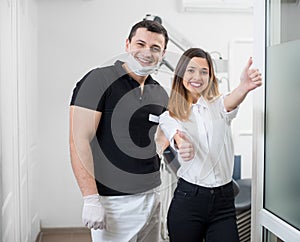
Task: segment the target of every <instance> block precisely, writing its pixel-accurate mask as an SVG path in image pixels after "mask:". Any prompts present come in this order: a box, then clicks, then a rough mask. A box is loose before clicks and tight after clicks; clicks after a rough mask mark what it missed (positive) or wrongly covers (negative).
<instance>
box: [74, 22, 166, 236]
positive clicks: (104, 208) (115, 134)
mask: <svg viewBox="0 0 300 242" xmlns="http://www.w3.org/2000/svg"><path fill="white" fill-rule="evenodd" d="M167 43H168V34H167V31H166V30H165V28H164V27H163V26H162V25H160V24H159V23H158V22H156V21H152V20H143V21H141V22H138V23H136V24H135V25H134V26H133V27H132V29H131V31H130V34H129V37H128V39H127V40H126V52H127V57H126V59H125V61H124V62H122V61H119V60H118V61H116V62H115V63H114V65H112V66H106V67H102V68H96V69H93V70H91V71H90V72H88V73H87V74H86V75H85V76H84V77H83V78H82V79H81V80H80V81H79V82H78V83H77V85H76V87H75V88H74V90H73V96H72V100H71V106H70V154H71V162H72V168H73V172H74V174H75V177H76V179H77V183H78V185H79V187H80V190H81V193H82V195H83V200H84V206H83V211H82V219H83V223H84V224H85V226H87V227H88V228H90V229H92V230H91V233H92V239H93V241H94V242H99V241H113V242H118V241H122V242H124V241H143V242H144V241H149V242H155V241H159V226H160V218H159V216H160V202H159V193H158V187H159V185H160V184H161V180H160V171H159V170H160V160H159V157H158V155H157V154H156V152H155V149H156V147H155V142H154V133H155V131H156V127H157V122H158V116H159V115H160V114H161V113H162V112H163V111H165V109H166V106H167V102H168V95H167V93H166V92H165V90H164V89H163V88H162V87H161V86H160V85H159V84H158V83H157V82H156V81H154V80H153V79H152V77H151V76H150V74H151V73H153V72H154V71H155V70H156V69H157V67H158V66H159V65H160V62H161V61H162V57H163V55H164V53H165V50H166V46H167Z"/></svg>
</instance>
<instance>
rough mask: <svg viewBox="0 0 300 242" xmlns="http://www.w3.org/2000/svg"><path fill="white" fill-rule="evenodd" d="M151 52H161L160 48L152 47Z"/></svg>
mask: <svg viewBox="0 0 300 242" xmlns="http://www.w3.org/2000/svg"><path fill="white" fill-rule="evenodd" d="M151 51H153V52H160V48H158V47H152V48H151Z"/></svg>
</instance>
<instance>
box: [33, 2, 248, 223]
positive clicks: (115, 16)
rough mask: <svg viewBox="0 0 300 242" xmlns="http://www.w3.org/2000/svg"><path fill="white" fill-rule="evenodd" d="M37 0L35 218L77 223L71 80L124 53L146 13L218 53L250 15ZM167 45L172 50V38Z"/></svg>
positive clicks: (241, 32)
mask: <svg viewBox="0 0 300 242" xmlns="http://www.w3.org/2000/svg"><path fill="white" fill-rule="evenodd" d="M37 5H38V91H39V101H38V105H39V109H38V113H39V117H40V119H39V124H40V125H39V130H38V134H39V138H40V139H39V171H40V177H41V180H40V181H39V185H40V187H41V190H40V194H39V195H38V196H37V197H36V200H38V201H39V213H40V217H41V225H42V227H72V226H82V223H81V206H82V204H81V196H80V192H79V189H78V187H77V184H76V181H75V178H74V176H73V173H72V170H71V165H70V158H69V151H68V131H69V126H68V109H69V101H70V97H71V93H72V89H73V87H74V85H75V83H76V82H77V81H78V80H79V79H80V78H81V77H82V76H83V75H84V74H85V73H86V72H87V71H88V70H89V69H91V68H94V67H96V66H99V65H101V64H102V63H105V62H107V61H108V60H109V59H111V58H112V57H113V56H116V55H118V54H120V53H123V52H124V50H125V39H126V37H127V36H128V34H129V30H130V28H131V26H132V25H133V24H134V23H135V22H137V21H139V20H141V19H142V18H143V17H144V16H145V14H148V13H150V14H155V15H158V16H160V17H162V19H163V21H165V22H166V23H168V25H170V26H172V28H174V29H176V30H177V31H178V32H179V33H181V34H182V35H183V36H185V37H186V38H187V39H189V40H190V41H191V42H192V43H194V45H195V46H198V47H202V48H204V49H206V50H208V51H218V52H220V53H221V54H222V55H223V57H224V58H227V57H228V45H229V43H230V42H231V41H233V40H239V39H251V38H252V35H253V27H252V15H251V14H222V13H220V14H205V13H183V12H180V11H179V1H174V0H164V1H161V0H152V1H145V0H143V1H141V0H127V1H120V0H111V1H105V2H104V1H96V0H90V1H88V0H85V1H83V0H72V1H69V0H40V1H38V2H37ZM169 49H171V50H173V51H177V49H176V48H174V46H172V45H171V44H170V48H169ZM237 54H239V53H237ZM244 62H246V60H245V61H244ZM238 72H240V70H238ZM162 81H164V80H162Z"/></svg>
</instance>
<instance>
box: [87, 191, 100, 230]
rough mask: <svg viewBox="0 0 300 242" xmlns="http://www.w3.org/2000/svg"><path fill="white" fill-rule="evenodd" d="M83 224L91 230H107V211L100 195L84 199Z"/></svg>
mask: <svg viewBox="0 0 300 242" xmlns="http://www.w3.org/2000/svg"><path fill="white" fill-rule="evenodd" d="M83 201H84V204H83V209H82V222H83V224H84V225H85V226H86V227H88V228H89V229H105V209H104V207H103V206H102V204H101V202H100V196H99V194H93V195H88V196H84V197H83Z"/></svg>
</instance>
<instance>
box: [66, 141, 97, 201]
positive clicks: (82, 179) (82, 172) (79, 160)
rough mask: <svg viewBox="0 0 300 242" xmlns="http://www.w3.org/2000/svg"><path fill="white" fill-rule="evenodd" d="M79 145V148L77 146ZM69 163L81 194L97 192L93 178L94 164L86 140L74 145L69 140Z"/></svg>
mask: <svg viewBox="0 0 300 242" xmlns="http://www.w3.org/2000/svg"><path fill="white" fill-rule="evenodd" d="M78 147H80V149H79V148H78ZM70 153H71V163H72V168H73V172H74V175H75V177H76V180H77V183H78V186H79V188H80V191H81V193H82V195H83V196H87V195H91V194H97V193H98V190H97V186H96V182H95V178H94V165H93V156H92V152H91V148H90V145H89V142H88V141H85V142H84V141H83V142H81V144H80V146H79V144H78V145H77V146H76V145H75V144H74V142H72V141H71V142H70Z"/></svg>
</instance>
